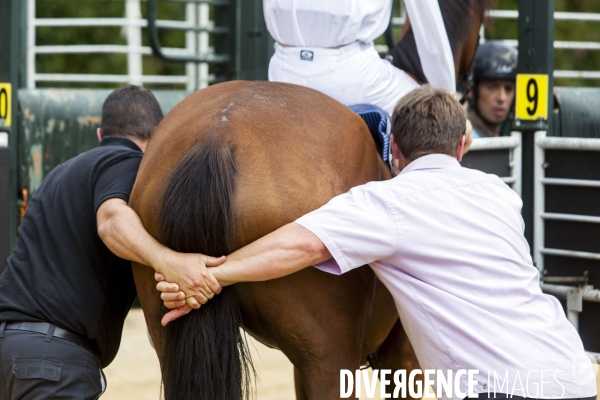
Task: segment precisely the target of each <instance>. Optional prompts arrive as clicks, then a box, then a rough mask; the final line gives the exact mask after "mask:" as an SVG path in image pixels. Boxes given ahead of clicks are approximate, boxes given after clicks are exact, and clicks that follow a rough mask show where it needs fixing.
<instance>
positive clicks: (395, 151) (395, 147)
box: [390, 135, 400, 160]
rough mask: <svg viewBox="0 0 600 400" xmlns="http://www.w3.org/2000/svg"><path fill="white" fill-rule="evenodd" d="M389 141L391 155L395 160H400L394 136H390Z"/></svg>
mask: <svg viewBox="0 0 600 400" xmlns="http://www.w3.org/2000/svg"><path fill="white" fill-rule="evenodd" d="M390 140H391V144H392V155H393V156H394V159H395V160H399V159H400V147H398V145H397V144H396V139H394V135H390Z"/></svg>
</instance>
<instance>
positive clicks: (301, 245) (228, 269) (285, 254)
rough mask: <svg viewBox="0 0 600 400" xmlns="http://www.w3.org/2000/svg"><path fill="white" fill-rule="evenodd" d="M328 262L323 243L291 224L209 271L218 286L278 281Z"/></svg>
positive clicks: (310, 233) (232, 255)
mask: <svg viewBox="0 0 600 400" xmlns="http://www.w3.org/2000/svg"><path fill="white" fill-rule="evenodd" d="M329 258H331V253H330V252H329V250H327V248H326V247H325V245H324V244H323V242H321V240H320V239H319V238H318V237H317V236H315V235H314V234H313V233H312V232H310V231H309V230H308V229H306V228H304V227H302V226H300V225H298V224H296V223H291V224H288V225H285V226H283V227H282V228H280V229H278V230H276V231H275V232H272V233H270V234H268V235H266V236H264V237H262V238H260V239H258V240H257V241H255V242H253V243H251V244H249V245H248V246H245V247H243V248H241V249H240V250H238V251H236V252H234V253H232V254H230V255H229V256H227V261H226V262H225V263H224V264H223V265H221V266H219V267H216V268H209V271H210V272H211V273H212V274H213V275H214V276H215V277H216V278H217V279H218V280H219V282H220V283H221V285H223V286H224V285H230V284H232V283H236V282H255V281H265V280H269V279H275V278H281V277H283V276H286V275H289V274H292V273H294V272H297V271H299V270H301V269H303V268H306V267H309V266H312V265H315V264H318V263H321V262H323V261H325V260H328V259H329Z"/></svg>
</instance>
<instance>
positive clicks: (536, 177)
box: [533, 131, 574, 318]
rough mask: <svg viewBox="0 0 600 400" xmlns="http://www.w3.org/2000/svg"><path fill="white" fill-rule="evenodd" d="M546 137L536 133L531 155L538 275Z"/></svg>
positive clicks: (542, 243) (542, 233) (543, 201)
mask: <svg viewBox="0 0 600 400" xmlns="http://www.w3.org/2000/svg"><path fill="white" fill-rule="evenodd" d="M545 137H546V132H545V131H538V132H536V133H535V137H534V148H535V150H534V153H533V198H534V204H533V236H534V239H533V261H534V262H535V264H536V266H537V269H538V271H540V273H541V272H542V271H543V270H544V255H543V254H542V248H544V220H543V218H542V213H543V212H544V204H545V203H546V201H545V191H544V184H543V183H542V179H544V176H545V175H546V174H545V171H544V162H545V158H546V157H545V151H544V149H543V148H542V147H541V146H540V143H539V142H540V140H542V139H543V138H545ZM573 318H574V317H573Z"/></svg>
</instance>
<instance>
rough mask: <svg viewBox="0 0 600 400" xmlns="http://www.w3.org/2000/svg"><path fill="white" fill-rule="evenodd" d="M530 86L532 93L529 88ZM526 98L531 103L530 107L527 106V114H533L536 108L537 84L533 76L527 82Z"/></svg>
mask: <svg viewBox="0 0 600 400" xmlns="http://www.w3.org/2000/svg"><path fill="white" fill-rule="evenodd" d="M532 88H533V93H532V90H531V89H532ZM527 100H529V102H530V103H533V104H532V105H531V107H527V114H529V115H535V112H536V111H537V108H538V85H537V82H536V80H535V79H533V78H531V79H529V82H527Z"/></svg>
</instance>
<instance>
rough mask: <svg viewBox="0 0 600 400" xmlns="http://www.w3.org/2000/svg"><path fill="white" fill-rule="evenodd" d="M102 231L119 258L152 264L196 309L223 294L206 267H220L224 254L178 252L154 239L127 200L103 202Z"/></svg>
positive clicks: (98, 213)
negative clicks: (221, 255)
mask: <svg viewBox="0 0 600 400" xmlns="http://www.w3.org/2000/svg"><path fill="white" fill-rule="evenodd" d="M96 218H97V224H98V234H99V235H100V238H101V239H102V241H103V242H104V243H105V244H106V246H107V247H108V248H109V249H110V251H112V252H113V253H114V254H115V255H117V256H118V257H121V258H124V259H127V260H131V261H135V262H137V263H140V264H143V265H147V266H150V267H152V268H154V270H155V271H157V272H159V273H161V274H162V275H163V276H164V277H165V279H167V280H168V281H170V282H175V283H177V284H178V286H179V287H180V288H181V290H182V291H183V292H184V293H185V297H187V299H188V300H187V301H188V304H189V305H190V306H192V307H194V308H198V307H200V303H206V302H207V301H208V299H210V298H212V297H213V296H214V294H215V293H220V291H221V286H220V285H219V282H218V281H217V280H216V279H215V278H214V277H213V276H212V275H211V274H210V273H209V272H208V271H207V269H206V266H207V265H208V266H217V265H219V264H221V263H222V262H223V260H224V259H225V258H224V257H221V258H213V257H208V256H204V255H201V254H188V253H177V252H175V251H173V250H171V249H169V248H167V247H165V246H163V245H161V244H160V243H159V242H158V241H156V239H154V238H153V237H152V236H151V235H150V234H149V233H148V232H147V231H146V229H145V228H144V225H143V224H142V221H141V220H140V217H139V216H138V215H137V214H136V212H135V211H133V209H131V208H130V207H129V206H128V205H127V203H125V201H123V200H122V199H119V198H112V199H109V200H106V201H105V202H103V203H102V204H101V205H100V207H98V211H97V213H96Z"/></svg>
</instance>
